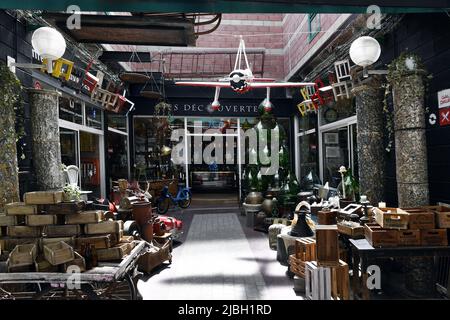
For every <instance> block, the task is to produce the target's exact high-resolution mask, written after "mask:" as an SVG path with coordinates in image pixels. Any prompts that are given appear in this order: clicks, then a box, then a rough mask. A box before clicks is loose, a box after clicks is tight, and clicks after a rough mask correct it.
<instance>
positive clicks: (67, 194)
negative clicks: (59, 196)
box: [63, 184, 81, 202]
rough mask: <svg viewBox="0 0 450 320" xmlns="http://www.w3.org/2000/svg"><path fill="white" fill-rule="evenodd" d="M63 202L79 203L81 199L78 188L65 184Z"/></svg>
mask: <svg viewBox="0 0 450 320" xmlns="http://www.w3.org/2000/svg"><path fill="white" fill-rule="evenodd" d="M63 191H64V201H67V202H70V201H79V200H80V199H81V190H80V187H78V186H76V185H72V184H66V185H65V186H64V188H63Z"/></svg>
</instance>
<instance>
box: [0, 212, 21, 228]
mask: <svg viewBox="0 0 450 320" xmlns="http://www.w3.org/2000/svg"><path fill="white" fill-rule="evenodd" d="M15 225H17V217H15V216H7V215H5V214H3V213H0V227H9V226H15Z"/></svg>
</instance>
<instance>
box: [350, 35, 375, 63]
mask: <svg viewBox="0 0 450 320" xmlns="http://www.w3.org/2000/svg"><path fill="white" fill-rule="evenodd" d="M380 54H381V48H380V44H379V43H378V41H377V40H375V39H374V38H372V37H367V36H365V37H360V38H358V39H356V40H355V41H353V43H352V45H351V46H350V58H351V59H352V61H353V62H354V63H355V64H357V65H359V66H361V67H364V68H365V67H367V66H370V65H372V64H374V63H375V62H376V61H377V60H378V58H379V57H380Z"/></svg>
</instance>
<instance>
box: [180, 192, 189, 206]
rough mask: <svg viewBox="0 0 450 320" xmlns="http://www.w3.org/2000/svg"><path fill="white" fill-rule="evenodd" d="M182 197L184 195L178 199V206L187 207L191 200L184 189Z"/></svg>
mask: <svg viewBox="0 0 450 320" xmlns="http://www.w3.org/2000/svg"><path fill="white" fill-rule="evenodd" d="M183 197H184V199H183V200H180V201H178V206H179V207H180V208H183V209H186V208H189V206H190V205H191V201H192V199H191V195H190V194H189V192H187V191H186V192H184V193H183Z"/></svg>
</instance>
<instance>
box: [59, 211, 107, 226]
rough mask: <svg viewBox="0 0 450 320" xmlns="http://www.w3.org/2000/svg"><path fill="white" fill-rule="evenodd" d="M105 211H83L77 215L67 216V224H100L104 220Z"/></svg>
mask: <svg viewBox="0 0 450 320" xmlns="http://www.w3.org/2000/svg"><path fill="white" fill-rule="evenodd" d="M103 216H104V211H102V210H92V211H83V212H80V213H77V214H71V215H66V216H65V223H66V224H87V223H99V222H100V221H102V220H103Z"/></svg>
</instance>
